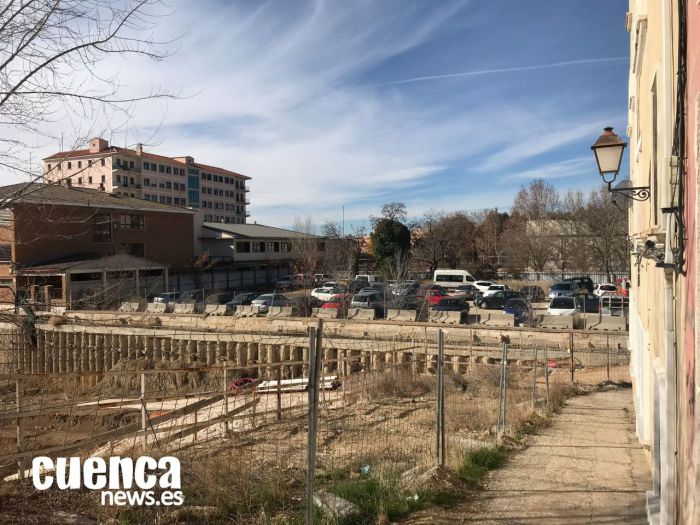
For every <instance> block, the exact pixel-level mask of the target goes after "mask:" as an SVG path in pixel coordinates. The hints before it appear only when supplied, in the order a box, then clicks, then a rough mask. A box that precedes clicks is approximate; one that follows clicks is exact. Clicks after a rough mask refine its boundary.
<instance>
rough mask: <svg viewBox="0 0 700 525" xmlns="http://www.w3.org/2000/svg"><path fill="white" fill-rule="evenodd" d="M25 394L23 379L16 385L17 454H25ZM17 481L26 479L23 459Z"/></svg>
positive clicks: (19, 463) (19, 466) (19, 459)
mask: <svg viewBox="0 0 700 525" xmlns="http://www.w3.org/2000/svg"><path fill="white" fill-rule="evenodd" d="M23 393H24V385H23V384H22V380H21V379H19V378H18V379H17V382H16V384H15V396H16V397H15V402H16V404H17V453H18V454H20V453H22V452H24V429H23V428H22V426H23V421H22V417H21V412H22V394H23ZM17 479H24V460H23V459H22V457H21V456H20V457H18V458H17Z"/></svg>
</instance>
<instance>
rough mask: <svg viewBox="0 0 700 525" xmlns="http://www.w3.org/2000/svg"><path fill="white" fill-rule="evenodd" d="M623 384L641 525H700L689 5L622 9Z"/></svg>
mask: <svg viewBox="0 0 700 525" xmlns="http://www.w3.org/2000/svg"><path fill="white" fill-rule="evenodd" d="M629 6H630V7H629V12H628V14H627V30H628V31H629V32H630V72H629V122H628V130H627V134H628V136H629V143H630V148H629V150H630V151H629V157H630V158H629V162H630V183H631V186H633V187H648V190H649V198H648V199H647V200H643V201H632V202H631V207H630V215H629V235H630V240H631V243H632V244H633V253H632V275H631V284H632V288H631V290H630V320H629V321H630V348H631V350H632V362H631V366H630V368H631V373H632V377H633V386H634V401H635V409H636V410H635V412H636V430H637V435H638V437H639V440H640V441H641V443H642V444H644V445H645V446H647V447H648V450H649V452H650V460H651V465H652V472H653V489H652V490H651V491H650V492H649V493H648V497H647V503H648V505H647V510H648V516H649V522H650V523H660V524H675V523H700V411H699V410H698V402H700V353H699V352H698V339H699V338H700V332H699V328H700V318H699V310H698V300H699V298H700V290H699V289H698V270H699V269H700V268H699V264H700V258H699V257H698V246H699V243H698V241H699V240H700V239H699V230H698V206H697V203H698V190H699V188H700V184H699V183H698V175H699V172H698V166H700V124H698V122H699V119H700V46H698V42H700V4H699V3H698V2H697V1H695V0H692V1H687V0H677V1H671V0H658V1H656V0H630V3H629Z"/></svg>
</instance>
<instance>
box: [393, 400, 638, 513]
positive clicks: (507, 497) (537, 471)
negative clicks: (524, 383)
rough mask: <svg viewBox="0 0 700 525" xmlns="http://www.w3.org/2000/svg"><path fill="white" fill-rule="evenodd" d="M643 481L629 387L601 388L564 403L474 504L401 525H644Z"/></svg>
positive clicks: (499, 471)
mask: <svg viewBox="0 0 700 525" xmlns="http://www.w3.org/2000/svg"><path fill="white" fill-rule="evenodd" d="M650 486H651V474H650V471H649V467H648V464H647V461H646V459H645V457H644V452H643V450H642V448H641V447H640V446H639V444H638V442H637V439H636V437H635V435H634V425H633V406H632V392H631V390H616V391H611V392H600V393H595V394H591V395H588V396H582V397H577V398H573V399H571V400H569V401H568V402H567V404H566V405H565V406H564V408H563V409H562V411H561V413H560V414H559V415H557V416H555V417H554V420H553V422H552V426H550V427H549V428H546V429H543V430H542V432H540V433H539V434H538V435H535V436H532V437H531V438H530V439H529V441H528V448H527V449H526V450H524V451H522V452H517V453H515V454H514V455H513V456H512V457H511V459H510V460H509V461H508V463H507V464H506V466H505V467H504V468H502V469H500V470H497V471H494V472H493V473H492V474H491V476H490V477H489V478H488V480H487V482H486V490H485V491H483V492H482V493H480V494H476V495H475V499H474V500H473V501H471V502H468V503H465V504H463V505H460V506H458V507H456V508H453V509H447V510H439V509H431V510H430V511H429V512H421V513H418V514H417V515H415V516H413V517H412V518H411V519H409V520H408V521H407V523H492V524H496V523H497V524H504V523H508V524H521V523H522V524H530V523H532V524H534V523H538V524H541V523H543V524H555V523H564V524H567V525H572V524H583V523H617V524H622V523H624V524H645V523H647V520H646V509H645V502H646V500H645V491H646V490H647V489H649V488H650Z"/></svg>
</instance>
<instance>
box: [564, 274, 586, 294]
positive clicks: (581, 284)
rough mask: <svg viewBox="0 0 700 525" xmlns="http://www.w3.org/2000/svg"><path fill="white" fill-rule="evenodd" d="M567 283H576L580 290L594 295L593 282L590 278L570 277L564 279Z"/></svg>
mask: <svg viewBox="0 0 700 525" xmlns="http://www.w3.org/2000/svg"><path fill="white" fill-rule="evenodd" d="M564 282H565V283H574V284H575V285H576V287H577V288H578V289H579V290H585V291H586V292H588V293H593V281H592V280H591V278H590V277H569V278H568V279H564Z"/></svg>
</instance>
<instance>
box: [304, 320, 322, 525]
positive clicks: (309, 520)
mask: <svg viewBox="0 0 700 525" xmlns="http://www.w3.org/2000/svg"><path fill="white" fill-rule="evenodd" d="M322 331H323V320H322V319H319V320H318V324H317V327H316V328H314V327H312V326H310V327H309V383H308V393H309V398H308V400H309V422H308V437H307V447H306V524H307V525H312V524H313V518H314V472H315V470H316V424H317V421H318V385H319V380H320V376H319V371H320V368H321V362H320V361H321V344H322V338H321V333H322Z"/></svg>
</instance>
